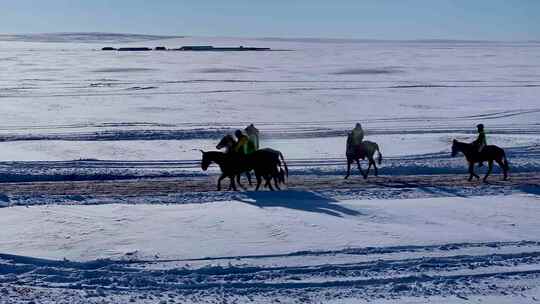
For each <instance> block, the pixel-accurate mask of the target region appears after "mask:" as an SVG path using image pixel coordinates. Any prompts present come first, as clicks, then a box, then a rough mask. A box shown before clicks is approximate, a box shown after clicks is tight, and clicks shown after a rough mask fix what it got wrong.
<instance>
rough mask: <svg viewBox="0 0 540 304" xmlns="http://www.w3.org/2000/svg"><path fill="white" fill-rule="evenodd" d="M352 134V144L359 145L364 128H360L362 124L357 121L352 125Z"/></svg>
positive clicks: (362, 138)
mask: <svg viewBox="0 0 540 304" xmlns="http://www.w3.org/2000/svg"><path fill="white" fill-rule="evenodd" d="M351 135H352V144H353V145H355V146H356V145H359V144H361V143H362V141H363V140H364V130H362V125H361V124H360V123H357V124H356V126H354V129H352V131H351Z"/></svg>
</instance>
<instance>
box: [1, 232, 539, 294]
mask: <svg viewBox="0 0 540 304" xmlns="http://www.w3.org/2000/svg"><path fill="white" fill-rule="evenodd" d="M539 246H540V244H539V243H538V242H534V241H520V242H490V243H460V244H440V245H424V246H397V247H380V248H356V249H354V248H352V249H345V250H337V251H322V252H296V253H291V254H282V255H267V256H257V257H256V259H257V260H258V265H256V266H254V265H248V264H245V261H246V260H247V261H249V260H253V259H254V258H255V257H249V256H248V257H229V258H230V259H231V260H230V261H229V263H228V264H225V265H217V266H216V265H213V264H212V263H213V261H215V259H213V258H208V259H199V261H203V260H204V261H206V264H205V263H203V264H199V265H197V266H196V267H192V266H188V265H185V264H184V266H178V265H181V264H180V263H178V264H168V263H169V262H168V261H160V260H155V261H137V260H123V261H122V260H120V261H113V260H98V261H90V262H71V261H51V260H43V259H36V258H30V257H21V256H13V255H5V254H0V282H2V283H3V284H7V286H8V287H11V288H15V287H28V288H30V290H31V289H32V288H39V289H60V290H71V291H75V292H88V291H91V290H99V292H98V294H97V295H94V296H95V297H101V298H107V297H109V296H113V295H114V296H118V295H122V294H131V295H133V294H141V293H146V292H150V291H159V292H167V293H170V294H173V295H174V296H180V297H183V296H187V295H193V294H196V295H198V296H201V297H203V298H204V292H207V291H208V290H221V291H224V292H226V293H227V295H228V297H232V298H234V297H240V298H241V297H242V296H244V295H245V294H246V293H247V294H249V295H250V296H252V297H258V296H261V297H266V296H270V297H275V298H282V297H289V298H293V299H294V298H298V297H311V296H320V294H325V295H326V296H328V297H330V298H334V297H343V296H346V297H367V298H370V299H371V298H380V297H381V296H382V295H384V296H385V297H388V296H392V297H398V298H399V297H402V296H410V295H413V296H433V295H440V296H452V295H454V296H455V295H461V296H463V297H466V296H471V295H475V294H481V295H486V294H508V293H512V294H516V293H517V294H519V293H522V292H524V291H526V290H527V289H529V288H532V287H534V286H533V285H534V284H535V283H534V282H538V279H539V278H540V251H538V249H539ZM467 249H475V250H479V251H478V253H476V254H471V252H469V254H463V253H462V252H461V250H467ZM510 249H511V250H512V251H508V252H506V251H505V250H510ZM433 253H437V254H439V255H440V256H427V255H428V254H433ZM340 254H344V255H347V257H348V258H349V259H351V260H350V261H349V262H347V263H343V261H342V260H341V259H340V258H339V257H340ZM400 254H408V256H407V257H402V258H400ZM384 255H393V256H392V257H391V258H390V259H381V256H384ZM275 257H279V258H281V261H280V265H274V264H273V263H275V260H271V259H272V258H275ZM313 257H316V258H321V260H320V261H321V264H317V263H316V261H315V263H313ZM357 257H361V258H362V259H363V260H362V261H354V259H355V258H357ZM129 258H130V257H128V259H129ZM288 259H294V261H293V263H296V264H297V265H294V266H287V260H288ZM186 261H194V260H183V262H186ZM299 261H300V262H301V261H304V262H307V261H311V262H312V263H309V264H305V265H302V264H299V265H298V263H299ZM178 262H182V260H179V261H178ZM265 263H269V264H272V265H274V266H269V265H265ZM8 292H9V291H8ZM210 294H213V295H214V296H215V293H210Z"/></svg>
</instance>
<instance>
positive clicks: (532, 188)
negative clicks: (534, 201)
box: [519, 184, 540, 196]
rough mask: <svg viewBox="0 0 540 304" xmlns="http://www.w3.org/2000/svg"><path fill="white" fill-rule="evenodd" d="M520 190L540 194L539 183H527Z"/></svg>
mask: <svg viewBox="0 0 540 304" xmlns="http://www.w3.org/2000/svg"><path fill="white" fill-rule="evenodd" d="M519 190H521V191H522V192H524V193H527V194H533V195H536V196H540V186H537V185H531V184H526V185H523V186H521V187H519Z"/></svg>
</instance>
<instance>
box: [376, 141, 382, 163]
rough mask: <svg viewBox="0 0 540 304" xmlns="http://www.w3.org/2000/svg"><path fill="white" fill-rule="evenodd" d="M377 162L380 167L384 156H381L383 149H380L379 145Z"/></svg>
mask: <svg viewBox="0 0 540 304" xmlns="http://www.w3.org/2000/svg"><path fill="white" fill-rule="evenodd" d="M377 153H378V155H377V162H378V163H379V165H380V164H381V163H382V154H381V149H379V145H377Z"/></svg>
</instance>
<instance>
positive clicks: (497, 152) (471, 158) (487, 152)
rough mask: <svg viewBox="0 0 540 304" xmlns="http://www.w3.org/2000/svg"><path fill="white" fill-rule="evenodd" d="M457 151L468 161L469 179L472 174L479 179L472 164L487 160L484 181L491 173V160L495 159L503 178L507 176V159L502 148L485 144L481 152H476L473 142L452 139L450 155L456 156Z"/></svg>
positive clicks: (476, 148)
mask: <svg viewBox="0 0 540 304" xmlns="http://www.w3.org/2000/svg"><path fill="white" fill-rule="evenodd" d="M458 152H462V153H463V155H465V159H466V160H467V162H468V163H469V181H471V180H472V178H473V176H474V177H476V178H477V179H480V176H478V175H477V174H476V173H474V164H475V163H480V162H484V161H487V162H488V171H487V173H486V176H484V179H483V180H484V182H485V181H486V179H487V178H488V176H489V174H491V170H492V169H493V161H496V162H497V164H499V167H501V169H502V170H503V174H504V179H505V180H506V179H507V178H508V170H510V168H509V166H508V160H507V159H506V154H505V153H504V150H503V149H501V148H499V147H497V146H493V145H490V146H485V147H484V148H483V149H482V152H478V147H477V146H476V145H474V144H469V143H464V142H460V141H457V140H455V139H454V141H453V142H452V157H454V156H456V155H457V154H458Z"/></svg>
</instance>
